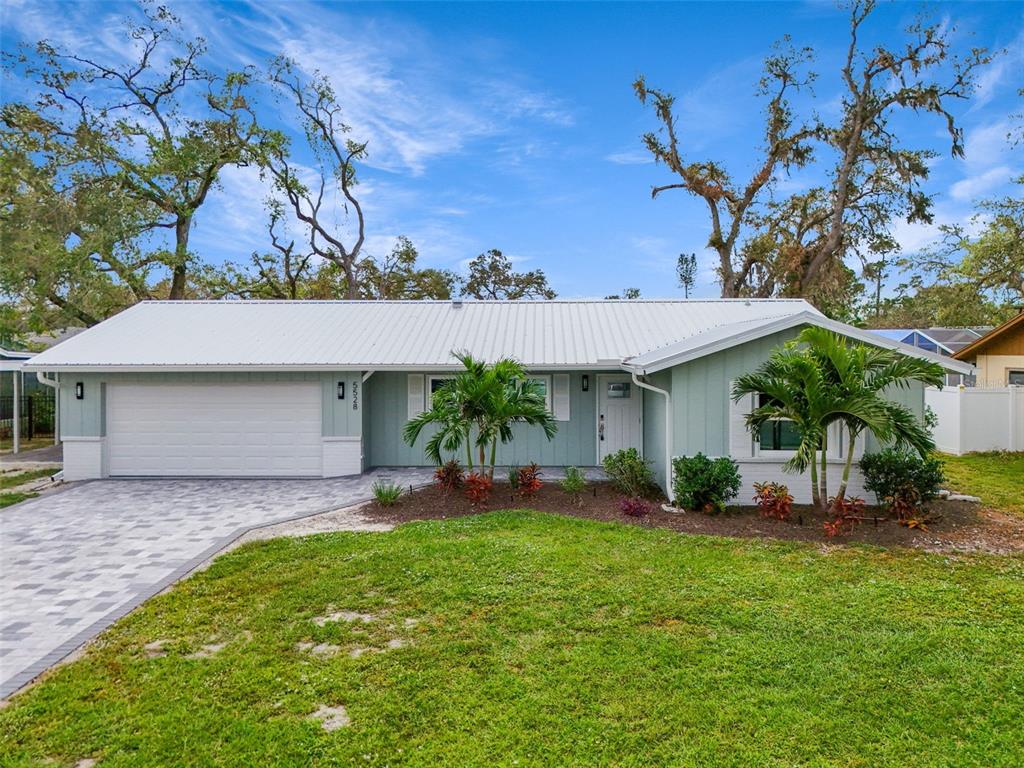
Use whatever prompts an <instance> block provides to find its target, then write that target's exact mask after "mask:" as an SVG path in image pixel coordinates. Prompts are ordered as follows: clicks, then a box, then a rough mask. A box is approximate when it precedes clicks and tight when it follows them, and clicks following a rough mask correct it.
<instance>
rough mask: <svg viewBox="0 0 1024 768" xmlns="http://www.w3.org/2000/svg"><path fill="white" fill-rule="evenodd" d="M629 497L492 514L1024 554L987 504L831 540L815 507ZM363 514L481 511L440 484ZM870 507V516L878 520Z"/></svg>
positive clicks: (880, 524)
mask: <svg viewBox="0 0 1024 768" xmlns="http://www.w3.org/2000/svg"><path fill="white" fill-rule="evenodd" d="M621 499H622V496H621V495H620V494H619V493H617V492H616V491H615V490H614V489H613V488H612V487H611V486H610V485H609V484H608V483H592V484H591V485H590V487H589V488H588V490H587V492H586V493H585V494H584V495H583V497H582V499H581V500H580V504H579V505H577V504H575V503H573V501H572V500H571V499H570V498H569V497H568V496H567V495H566V494H565V493H564V492H563V491H562V490H561V488H559V487H558V486H557V485H553V484H549V485H545V486H544V487H543V488H541V489H540V490H539V491H538V492H537V493H536V494H534V495H533V496H532V497H531V498H521V497H519V496H518V495H514V494H512V493H510V491H509V488H508V486H507V485H503V484H497V485H496V487H495V491H494V493H492V495H491V499H490V503H489V504H488V506H487V508H486V509H487V510H496V509H535V510H537V511H539V512H553V513H556V514H561V515H569V516H572V517H583V518H587V519H590V520H603V521H614V522H618V523H626V524H629V525H639V526H644V527H647V528H668V529H670V530H674V531H679V532H681V533H693V534H705V535H709V536H736V537H742V538H769V539H783V540H789V541H809V542H817V543H828V544H847V543H854V542H857V543H865V544H874V545H877V546H882V547H893V546H899V547H913V548H916V549H924V550H929V551H934V552H990V553H994V554H1010V553H1013V552H1022V551H1024V519H1021V518H1018V517H1014V516H1012V515H1006V514H1002V513H1000V512H997V511H995V510H991V509H985V508H984V507H982V506H981V505H979V504H971V503H967V502H954V501H935V502H932V503H931V504H930V505H929V508H930V510H931V512H932V514H933V515H934V516H936V517H937V518H938V519H937V520H936V521H935V522H933V523H930V524H929V525H928V529H927V530H923V531H922V530H912V529H909V528H906V527H904V526H902V525H900V524H899V523H897V522H896V521H895V520H892V519H888V518H887V517H885V515H884V513H882V512H879V513H878V514H879V517H878V518H877V519H875V518H873V517H872V519H869V520H865V521H863V522H861V523H860V524H858V525H857V526H856V527H855V528H854V530H853V532H852V533H850V534H846V535H841V536H836V537H834V538H829V537H827V536H826V535H825V531H824V523H825V521H826V520H827V519H828V517H827V516H826V515H824V514H822V513H821V512H820V511H818V510H817V509H815V508H813V507H809V506H795V507H794V508H793V516H792V518H791V519H790V520H785V521H782V520H773V519H770V518H763V517H761V516H760V514H759V513H758V511H757V508H756V507H734V508H731V509H730V510H729V511H728V512H726V513H725V514H721V515H706V514H703V513H700V512H684V513H671V512H665V511H663V510H662V509H661V502H660V501H659V502H653V501H652V502H650V507H651V510H650V512H649V513H648V514H646V515H644V516H642V517H632V516H629V515H625V514H623V513H622V511H621V510H620V509H619V502H620V500H621ZM361 511H362V513H363V514H364V515H365V516H366V517H367V518H368V519H369V520H372V521H375V522H382V523H384V522H386V523H391V524H396V525H397V524H401V523H406V522H410V521H412V520H443V519H447V518H453V517H463V516H466V515H472V514H477V513H478V512H481V511H486V510H484V509H479V510H478V509H474V508H473V507H472V506H471V505H470V503H469V501H468V500H467V499H466V498H465V497H464V496H463V495H462V494H461V493H457V492H456V493H452V494H450V495H445V494H444V493H443V492H442V491H441V490H440V489H438V488H436V487H429V488H423V489H421V490H418V491H415V492H414V493H412V494H407V495H405V496H403V497H402V500H401V501H400V502H399V503H398V504H396V505H395V506H392V507H382V506H379V505H377V504H370V505H367V506H366V507H365V508H364V509H363V510H361ZM874 513H875V510H873V509H869V511H868V512H867V516H868V517H871V516H872V515H874Z"/></svg>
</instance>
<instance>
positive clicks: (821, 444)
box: [732, 327, 943, 507]
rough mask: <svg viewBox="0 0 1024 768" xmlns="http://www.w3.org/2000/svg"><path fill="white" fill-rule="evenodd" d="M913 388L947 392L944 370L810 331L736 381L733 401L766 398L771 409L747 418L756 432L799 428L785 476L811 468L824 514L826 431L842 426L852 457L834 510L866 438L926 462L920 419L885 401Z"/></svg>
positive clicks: (928, 442) (926, 440)
mask: <svg viewBox="0 0 1024 768" xmlns="http://www.w3.org/2000/svg"><path fill="white" fill-rule="evenodd" d="M915 381H916V382H921V383H923V384H925V385H933V386H940V387H941V386H942V383H943V371H942V366H940V365H938V364H937V363H932V362H928V361H925V360H921V359H919V358H914V357H908V356H907V355H903V354H900V353H898V352H894V351H892V350H886V349H880V348H877V347H869V346H866V345H863V344H850V343H849V341H848V340H847V339H846V338H845V337H844V336H841V335H839V334H837V333H834V332H832V331H827V330H825V329H823V328H817V327H808V328H805V329H804V330H803V331H802V332H801V333H800V335H799V336H798V337H797V339H796V340H795V341H792V342H790V343H788V344H786V345H785V346H784V347H783V348H781V349H779V350H777V351H776V352H775V353H773V354H772V356H771V357H770V358H769V359H768V360H767V361H766V362H765V363H764V364H763V365H762V366H761V367H760V368H759V369H758V370H757V371H755V372H754V373H750V374H746V375H744V376H741V377H740V378H739V379H737V381H736V384H735V385H734V387H733V393H732V394H733V399H735V400H739V399H740V398H741V397H743V396H744V395H749V394H763V395H764V396H765V402H764V403H763V404H761V405H760V406H759V407H758V408H755V409H754V410H753V411H752V412H751V413H750V414H749V415H748V416H747V425H748V427H750V429H751V430H752V431H756V430H759V429H760V428H761V426H762V425H763V424H765V423H766V422H768V421H772V420H777V419H788V420H791V421H792V422H793V423H794V425H795V426H796V427H797V429H798V430H799V431H800V435H801V439H800V444H799V446H798V448H797V450H796V452H795V453H794V455H793V457H792V458H791V459H790V460H789V461H787V462H786V464H785V467H784V468H785V469H786V470H787V471H790V472H803V471H804V470H806V469H807V468H808V467H810V475H811V495H812V498H813V500H814V503H815V504H817V505H819V506H824V505H825V504H826V503H827V501H828V474H827V450H828V444H827V436H828V428H829V427H830V426H831V425H832V424H835V423H837V422H838V423H841V424H842V425H843V427H844V428H845V432H846V438H847V450H846V463H845V465H844V467H843V475H842V480H841V482H840V485H839V489H838V490H837V492H836V496H835V503H834V507H838V506H839V505H840V504H841V503H842V501H843V499H844V498H845V497H846V489H847V486H848V485H849V480H850V470H851V467H852V464H853V451H854V448H855V445H856V441H857V438H858V437H859V436H860V435H861V434H863V433H864V432H865V431H867V432H870V433H871V434H873V435H874V436H875V437H876V438H877V439H878V440H879V441H880V442H883V443H890V444H892V445H894V446H896V447H897V448H902V449H908V448H909V449H912V450H915V451H918V452H919V453H921V454H922V455H925V454H927V453H928V452H929V451H931V450H932V449H934V447H935V445H934V443H933V442H932V439H931V436H930V435H929V434H928V431H927V429H925V427H924V425H923V424H922V423H921V422H920V421H919V420H918V419H917V417H916V416H915V415H914V414H913V413H912V412H911V411H910V410H909V409H907V408H906V407H904V406H902V405H899V404H898V403H895V402H892V401H891V400H889V399H888V398H886V396H885V393H886V392H887V391H890V390H893V389H900V388H905V387H908V386H909V385H910V383H911V382H915ZM819 452H820V467H821V469H820V472H818V471H817V465H818V461H817V459H818V457H819Z"/></svg>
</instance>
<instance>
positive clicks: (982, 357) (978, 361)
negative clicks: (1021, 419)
mask: <svg viewBox="0 0 1024 768" xmlns="http://www.w3.org/2000/svg"><path fill="white" fill-rule="evenodd" d="M954 357H955V358H956V359H957V360H963V361H964V362H968V363H973V364H974V365H975V366H976V367H977V369H978V373H977V386H979V387H1007V386H1010V385H1018V386H1024V311H1022V312H1020V313H1019V314H1017V316H1016V317H1012V318H1010V319H1009V320H1007V321H1006V322H1005V323H1003V324H1002V325H1000V326H999V327H998V328H995V329H993V330H992V331H991V333H988V334H986V335H985V336H982V337H981V338H980V339H978V340H977V341H975V342H973V343H971V344H968V345H967V346H966V347H964V348H963V349H961V350H960V351H959V352H957V353H956V354H955V355H954Z"/></svg>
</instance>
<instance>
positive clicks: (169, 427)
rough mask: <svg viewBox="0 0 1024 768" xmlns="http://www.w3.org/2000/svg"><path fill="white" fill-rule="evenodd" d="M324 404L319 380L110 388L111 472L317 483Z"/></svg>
mask: <svg viewBox="0 0 1024 768" xmlns="http://www.w3.org/2000/svg"><path fill="white" fill-rule="evenodd" d="M321 400H322V395H321V391H320V385H319V384H318V383H316V382H295V383H266V384H248V383H246V384H242V383H239V384H220V383H211V384H190V383H180V384H178V383H174V384H110V385H108V386H107V444H108V449H109V461H110V474H111V475H114V476H117V475H121V476H132V475H135V476H139V475H142V476H149V475H164V476H167V475H170V476H182V475H184V476H195V477H199V476H204V475H205V476H207V477H218V476H219V477H319V476H320V475H321V462H322V451H323V449H322V439H321V436H320V435H321V418H320V409H321Z"/></svg>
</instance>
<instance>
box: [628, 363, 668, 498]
mask: <svg viewBox="0 0 1024 768" xmlns="http://www.w3.org/2000/svg"><path fill="white" fill-rule="evenodd" d="M630 375H631V376H632V378H633V383H634V384H636V385H637V386H638V387H640V388H641V389H646V390H649V391H651V392H654V393H656V394H659V395H661V396H662V397H664V398H665V486H666V487H665V489H664V490H665V495H666V496H668V497H669V498H670V499H671V498H672V445H673V442H672V393H670V392H669V391H668V390H667V389H662V388H661V387H656V386H654V385H653V384H651V383H650V382H647V381H642V380H641V379H640V377H639V376H637V372H636V370H635V369H631V370H630Z"/></svg>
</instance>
